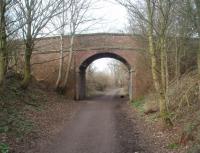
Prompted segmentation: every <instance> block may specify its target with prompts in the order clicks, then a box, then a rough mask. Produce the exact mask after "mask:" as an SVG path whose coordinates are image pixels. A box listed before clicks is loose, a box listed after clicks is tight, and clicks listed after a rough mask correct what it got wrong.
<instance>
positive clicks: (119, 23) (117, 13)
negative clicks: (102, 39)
mask: <svg viewBox="0 0 200 153" xmlns="http://www.w3.org/2000/svg"><path fill="white" fill-rule="evenodd" d="M96 1H97V0H96ZM90 15H92V16H93V17H95V18H97V19H98V18H99V19H101V20H100V21H99V23H97V24H95V25H93V26H92V28H91V29H90V30H89V31H87V32H89V33H91V32H110V33H119V32H124V31H125V29H126V27H127V25H128V15H127V11H126V9H125V8H124V7H123V6H121V5H119V4H118V3H117V2H116V1H115V0H98V1H97V2H96V3H95V5H94V6H93V9H92V10H91V12H90Z"/></svg>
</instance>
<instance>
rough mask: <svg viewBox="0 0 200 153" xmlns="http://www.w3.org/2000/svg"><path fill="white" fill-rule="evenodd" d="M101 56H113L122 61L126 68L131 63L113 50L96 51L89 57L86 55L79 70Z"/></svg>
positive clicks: (85, 67) (129, 66)
mask: <svg viewBox="0 0 200 153" xmlns="http://www.w3.org/2000/svg"><path fill="white" fill-rule="evenodd" d="M101 58H113V59H116V60H118V61H120V62H122V63H123V64H124V65H125V66H126V67H127V68H128V70H130V69H131V65H130V63H129V62H128V60H127V59H125V58H124V57H122V56H121V55H118V54H116V53H113V52H100V53H96V54H94V55H91V56H90V57H88V58H87V59H86V60H85V61H83V62H82V63H81V65H80V67H79V69H80V70H85V69H87V67H88V66H89V65H90V64H91V63H92V62H94V61H95V60H98V59H101Z"/></svg>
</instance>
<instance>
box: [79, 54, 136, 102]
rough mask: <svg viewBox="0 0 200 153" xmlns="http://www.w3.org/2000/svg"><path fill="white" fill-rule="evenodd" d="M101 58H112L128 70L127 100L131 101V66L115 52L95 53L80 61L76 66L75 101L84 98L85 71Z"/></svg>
mask: <svg viewBox="0 0 200 153" xmlns="http://www.w3.org/2000/svg"><path fill="white" fill-rule="evenodd" d="M101 58H113V59H116V60H118V61H120V62H122V63H123V64H124V65H125V66H126V67H127V69H128V70H129V72H130V73H129V98H130V99H133V94H132V93H133V70H134V68H133V65H132V64H131V63H129V60H128V59H127V58H126V57H123V56H122V55H120V54H118V53H117V52H95V53H92V54H88V55H87V56H85V60H82V61H81V62H80V64H79V65H78V67H77V69H78V73H77V80H78V81H77V82H76V84H77V85H76V87H77V89H76V91H77V92H76V99H77V100H82V99H84V98H85V97H86V69H87V67H88V66H89V65H90V64H91V63H92V62H94V61H95V60H98V59H101Z"/></svg>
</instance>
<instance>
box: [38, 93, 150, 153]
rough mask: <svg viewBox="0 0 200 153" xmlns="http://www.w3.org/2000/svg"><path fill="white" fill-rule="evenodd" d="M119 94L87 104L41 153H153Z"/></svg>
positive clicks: (102, 97)
mask: <svg viewBox="0 0 200 153" xmlns="http://www.w3.org/2000/svg"><path fill="white" fill-rule="evenodd" d="M117 93H118V90H114V91H109V92H108V93H107V94H106V95H104V96H99V97H96V98H93V99H90V100H87V101H82V107H81V109H80V111H79V112H78V113H77V114H76V116H75V117H74V118H73V120H72V121H70V123H69V124H68V125H66V127H65V128H64V131H61V132H60V134H59V135H58V136H57V137H56V138H55V139H54V140H53V141H52V143H51V144H49V145H47V146H46V147H45V149H43V150H42V151H41V152H42V153H136V152H137V153H142V152H146V153H151V151H149V150H148V145H147V143H146V142H145V141H144V140H143V138H142V137H141V136H140V135H139V132H138V131H137V129H136V128H134V126H135V125H134V123H133V122H132V121H131V120H130V119H129V118H128V117H127V115H126V114H125V112H123V111H122V107H123V106H126V101H127V100H126V99H122V98H120V97H119V96H118V95H117Z"/></svg>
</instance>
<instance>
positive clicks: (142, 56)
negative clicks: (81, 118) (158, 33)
mask: <svg viewBox="0 0 200 153" xmlns="http://www.w3.org/2000/svg"><path fill="white" fill-rule="evenodd" d="M63 41H64V46H63V47H64V57H65V58H64V66H67V63H68V62H67V61H68V57H69V56H68V55H69V52H68V51H69V50H68V49H69V46H70V37H69V36H64V39H63ZM74 41H75V42H74V53H73V62H74V63H73V67H72V68H71V71H70V76H69V82H68V86H67V89H66V95H67V97H69V98H75V99H80V98H81V96H80V87H81V86H80V81H81V77H80V74H81V73H83V70H84V69H85V68H86V67H87V65H88V64H89V63H91V61H93V60H95V59H98V58H102V57H111V58H115V59H118V60H119V61H121V62H123V63H124V64H125V65H127V66H128V67H129V71H130V73H132V75H131V76H132V78H133V79H130V80H131V81H132V82H131V81H130V86H132V87H133V88H132V92H131V94H129V95H130V96H131V99H132V98H139V97H141V96H143V95H144V94H145V93H147V92H148V90H149V89H151V87H152V78H151V69H150V62H149V57H148V54H146V41H145V40H143V39H141V38H140V37H138V36H132V35H128V34H111V33H109V34H108V33H100V34H98V33H96V34H83V35H76V36H75V39H74ZM59 50H60V37H48V38H40V39H37V40H36V43H35V51H34V52H33V56H32V63H43V64H33V65H32V70H33V75H34V76H35V77H36V79H38V80H41V81H42V82H44V83H45V84H47V87H48V88H50V89H51V88H54V86H55V82H56V80H57V74H58V68H59V65H60V61H59V59H60V51H59ZM80 68H81V69H82V71H80V70H81V69H80ZM63 71H64V73H65V71H66V69H65V68H64V70H63ZM82 78H83V77H82ZM130 78H131V77H130ZM82 87H83V86H82ZM82 97H83V96H82Z"/></svg>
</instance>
